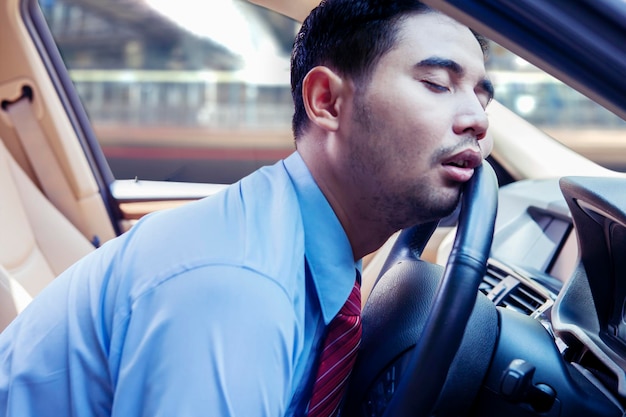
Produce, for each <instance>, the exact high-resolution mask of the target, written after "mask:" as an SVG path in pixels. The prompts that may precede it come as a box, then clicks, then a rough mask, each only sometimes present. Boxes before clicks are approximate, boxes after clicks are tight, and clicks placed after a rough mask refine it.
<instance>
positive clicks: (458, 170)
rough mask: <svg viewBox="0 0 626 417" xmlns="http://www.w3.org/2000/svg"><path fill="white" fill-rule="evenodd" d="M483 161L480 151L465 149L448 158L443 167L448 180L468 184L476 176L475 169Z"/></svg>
mask: <svg viewBox="0 0 626 417" xmlns="http://www.w3.org/2000/svg"><path fill="white" fill-rule="evenodd" d="M482 161H483V158H482V155H481V153H480V151H478V150H474V149H465V150H463V151H461V152H458V153H455V154H454V155H452V156H450V157H448V158H446V159H445V160H444V161H443V162H442V163H441V165H442V166H443V168H444V171H445V175H446V176H447V178H448V179H449V180H451V181H454V182H467V181H469V180H470V178H472V175H474V169H475V168H477V167H478V166H479V165H480V164H481V163H482Z"/></svg>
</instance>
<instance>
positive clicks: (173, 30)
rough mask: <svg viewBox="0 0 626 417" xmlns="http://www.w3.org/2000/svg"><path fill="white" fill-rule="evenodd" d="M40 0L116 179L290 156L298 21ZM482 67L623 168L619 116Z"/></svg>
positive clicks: (185, 7) (226, 5)
mask: <svg viewBox="0 0 626 417" xmlns="http://www.w3.org/2000/svg"><path fill="white" fill-rule="evenodd" d="M40 5H41V7H42V10H43V12H44V15H45V17H46V19H47V21H48V24H49V26H50V28H51V31H52V33H53V36H54V38H55V40H56V42H57V45H58V47H59V49H60V51H61V54H62V56H63V58H64V60H65V63H66V65H67V67H68V69H69V71H70V76H71V78H72V80H73V81H74V83H75V86H76V88H77V90H78V93H79V95H80V97H81V99H82V102H83V104H84V106H85V108H86V110H87V112H88V114H89V117H90V119H91V122H92V126H93V129H94V131H95V134H96V136H97V137H98V140H99V142H100V145H101V147H102V149H103V152H104V154H105V156H106V157H107V160H108V162H109V165H110V166H111V169H112V170H113V173H114V175H115V177H116V178H118V179H128V178H140V179H154V180H173V181H191V182H211V183H231V182H234V181H236V180H237V179H239V178H241V177H242V176H244V175H246V174H247V173H249V172H252V171H253V170H254V169H256V168H258V167H259V166H262V165H267V164H269V163H272V162H273V161H275V160H277V159H280V158H282V157H284V156H286V155H288V154H289V153H291V152H292V151H293V149H294V145H293V137H292V133H291V115H292V111H293V110H292V109H293V105H292V101H291V93H290V85H289V54H290V50H291V44H292V41H293V37H294V35H295V33H296V32H297V29H298V27H299V24H298V23H297V22H295V21H293V20H290V19H288V18H286V17H284V16H281V15H278V14H274V13H272V12H269V11H268V10H266V9H263V8H261V7H258V6H255V5H252V4H249V3H247V2H243V1H223V2H215V1H210V2H204V3H203V6H202V11H201V12H198V10H197V5H194V4H193V2H192V1H185V0H178V1H176V2H171V1H167V0H124V1H120V0H112V1H106V2H102V1H98V0H40ZM487 67H488V71H489V73H490V77H491V79H492V80H493V83H494V85H495V87H496V94H495V97H496V99H497V100H498V101H500V102H501V103H502V104H504V105H505V106H507V107H509V108H510V109H511V110H513V111H514V112H515V113H517V114H519V115H520V116H522V117H524V118H525V119H526V120H528V121H529V122H531V123H532V124H534V125H535V126H537V127H539V128H540V129H542V130H544V131H545V132H546V133H548V134H549V135H551V136H553V137H554V138H556V139H558V140H559V141H561V142H562V143H564V144H565V145H566V146H568V147H570V148H572V149H574V150H576V151H577V152H579V153H581V154H582V155H584V156H586V157H588V158H590V159H592V160H594V161H596V162H598V163H599V164H601V165H604V166H606V167H608V168H611V169H616V170H621V171H626V158H624V157H622V155H623V152H617V153H616V151H615V149H616V146H617V147H619V143H620V142H624V136H625V133H626V122H624V121H623V120H621V119H620V118H618V117H617V116H615V115H613V114H612V113H610V112H608V111H607V110H605V109H604V108H602V107H600V106H599V105H596V104H595V103H594V102H592V101H591V100H589V99H587V98H585V97H584V96H583V95H581V94H579V93H577V92H576V91H574V90H572V89H571V88H569V87H567V86H565V85H564V84H562V83H561V82H559V81H557V80H555V79H554V78H552V77H550V76H548V75H546V74H545V73H544V72H542V71H541V70H539V69H537V68H536V67H533V66H532V65H530V64H529V63H527V62H526V61H524V60H522V59H521V58H518V57H516V56H515V55H513V54H511V53H510V52H508V51H507V50H505V49H504V48H502V47H500V46H499V45H496V44H492V47H491V53H490V56H489V59H488V61H487ZM623 161H624V162H623Z"/></svg>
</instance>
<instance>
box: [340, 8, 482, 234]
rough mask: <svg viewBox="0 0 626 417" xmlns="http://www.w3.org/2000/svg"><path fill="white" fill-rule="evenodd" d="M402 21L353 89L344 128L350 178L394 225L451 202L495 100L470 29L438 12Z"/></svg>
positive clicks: (438, 212) (433, 214) (474, 160)
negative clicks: (390, 42)
mask: <svg viewBox="0 0 626 417" xmlns="http://www.w3.org/2000/svg"><path fill="white" fill-rule="evenodd" d="M399 25H400V26H399V29H400V30H399V33H398V41H397V43H396V47H395V48H394V49H392V50H391V51H389V52H388V53H386V54H385V55H384V56H383V57H382V58H381V60H380V62H379V63H378V65H377V66H376V67H375V68H374V70H373V73H372V76H371V79H370V81H369V83H368V84H367V85H365V86H362V87H361V88H360V89H359V88H357V89H356V90H355V93H354V97H353V100H352V103H351V104H352V106H351V108H350V111H349V114H350V116H348V118H349V122H348V123H347V125H344V129H345V130H344V132H343V133H344V135H345V137H346V139H347V141H346V143H347V154H346V158H347V161H346V162H347V164H346V165H347V166H349V171H348V173H347V175H352V176H353V181H354V183H355V184H359V185H358V186H359V187H365V188H362V190H367V191H366V194H364V195H363V200H364V201H363V203H364V204H368V205H369V207H370V208H372V207H373V208H374V209H375V210H374V212H370V213H371V214H373V215H375V216H378V217H379V219H378V220H383V221H386V222H387V223H388V225H390V226H392V227H394V228H396V229H399V228H403V227H407V226H410V225H413V224H415V223H418V222H423V221H429V220H432V219H437V218H441V217H443V216H445V215H447V214H449V213H450V212H451V211H452V210H453V209H454V208H455V207H456V205H457V202H458V199H459V196H460V191H461V187H462V185H463V183H465V182H466V181H467V180H469V179H470V178H471V176H472V174H473V168H474V167H476V166H477V165H479V164H480V163H481V160H482V158H481V149H480V145H481V140H482V139H483V138H484V137H485V135H486V130H487V126H488V121H487V117H486V114H485V111H484V107H485V106H486V105H487V103H488V101H489V99H490V97H491V88H490V87H491V84H490V83H489V82H488V81H486V76H485V66H484V58H483V53H482V50H481V48H480V45H479V43H478V41H477V40H476V38H475V37H474V35H473V34H472V33H471V32H470V30H469V29H468V28H467V27H465V26H462V25H460V24H458V23H457V22H456V21H454V20H452V19H450V18H448V17H447V16H444V15H441V14H439V13H427V14H420V15H413V16H410V17H408V18H406V19H405V20H404V21H402V22H401V23H399ZM486 142H487V141H485V143H486ZM487 152H488V151H487Z"/></svg>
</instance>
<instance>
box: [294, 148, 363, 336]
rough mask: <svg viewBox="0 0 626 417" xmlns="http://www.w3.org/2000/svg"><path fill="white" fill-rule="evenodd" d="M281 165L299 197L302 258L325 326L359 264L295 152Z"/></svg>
mask: <svg viewBox="0 0 626 417" xmlns="http://www.w3.org/2000/svg"><path fill="white" fill-rule="evenodd" d="M283 164H284V166H285V169H286V170H287V173H288V174H289V177H290V178H291V181H292V183H293V186H294V188H295V190H296V195H297V197H298V203H299V205H300V211H301V213H302V222H303V226H304V247H305V256H306V259H307V262H308V264H309V268H310V270H311V274H312V278H313V282H314V284H315V289H316V290H317V294H318V297H319V301H320V306H321V309H322V315H323V316H324V321H325V322H326V324H328V323H329V322H330V321H331V320H332V318H333V317H335V315H337V313H338V312H339V310H340V309H341V307H342V306H343V305H344V303H345V302H346V300H347V299H348V296H349V295H350V292H351V291H352V287H353V286H354V280H355V278H356V270H359V271H360V269H361V262H360V261H358V262H354V258H353V255H352V247H351V246H350V241H349V240H348V236H346V232H345V231H344V229H343V227H342V226H341V223H340V222H339V219H338V218H337V216H336V215H335V212H334V211H333V209H332V207H331V206H330V204H329V203H328V201H327V200H326V197H324V194H322V191H321V190H320V189H319V187H318V186H317V184H316V183H315V180H314V179H313V176H312V175H311V173H310V171H309V169H308V168H307V166H306V165H305V163H304V161H303V160H302V157H301V156H300V154H299V153H298V152H294V153H293V154H291V155H290V156H289V157H288V158H286V159H285V160H284V161H283Z"/></svg>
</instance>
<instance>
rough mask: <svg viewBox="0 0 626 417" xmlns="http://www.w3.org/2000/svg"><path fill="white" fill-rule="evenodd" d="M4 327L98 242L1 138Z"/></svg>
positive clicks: (0, 323) (0, 318)
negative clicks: (79, 226) (26, 169)
mask: <svg viewBox="0 0 626 417" xmlns="http://www.w3.org/2000/svg"><path fill="white" fill-rule="evenodd" d="M0 227H1V229H0V230H1V232H0V331H1V330H3V329H4V328H5V327H6V325H7V324H8V323H9V322H10V321H11V320H12V319H13V318H14V317H15V315H17V314H18V313H19V312H21V311H22V310H23V309H24V308H25V307H26V305H28V303H29V302H30V300H32V297H34V296H36V295H37V294H38V293H39V292H40V291H41V290H42V289H43V288H44V287H45V286H46V285H47V284H48V283H50V282H51V281H52V280H53V279H54V278H55V277H56V276H57V275H59V274H60V273H61V272H63V271H64V270H65V269H66V268H67V267H69V266H70V265H71V264H73V263H74V262H76V261H77V260H78V259H80V258H81V257H83V256H85V255H87V254H88V253H90V252H91V251H93V250H94V246H93V245H92V244H91V243H90V242H89V241H88V240H87V238H85V237H84V236H83V235H82V234H81V233H80V232H79V231H78V229H77V228H76V227H75V226H74V225H73V224H72V223H70V222H69V221H68V220H67V219H66V218H65V216H63V214H61V213H60V212H59V211H58V210H57V209H56V208H55V207H54V206H53V205H52V204H51V203H50V201H48V199H47V198H46V197H45V196H44V195H43V194H42V192H41V191H40V190H39V189H38V188H37V186H36V185H35V184H34V183H33V182H32V180H31V179H30V178H29V177H28V176H27V175H26V173H25V172H24V171H23V170H22V168H21V167H20V166H19V165H18V164H17V162H16V161H15V160H14V159H13V157H12V155H11V154H10V153H9V151H8V150H7V148H6V147H5V145H4V143H3V142H2V141H1V140H0Z"/></svg>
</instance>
